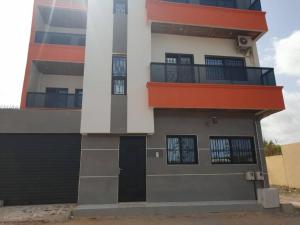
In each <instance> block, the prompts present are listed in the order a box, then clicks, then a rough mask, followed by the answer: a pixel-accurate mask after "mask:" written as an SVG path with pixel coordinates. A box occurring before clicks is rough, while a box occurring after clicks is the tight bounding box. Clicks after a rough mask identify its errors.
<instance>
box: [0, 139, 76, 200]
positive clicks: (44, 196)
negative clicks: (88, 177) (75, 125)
mask: <svg viewBox="0 0 300 225" xmlns="http://www.w3.org/2000/svg"><path fill="white" fill-rule="evenodd" d="M80 146H81V135H80V134H0V200H4V204H5V205H24V204H51V203H75V202H77V192H78V177H79V166H80V148H81V147H80Z"/></svg>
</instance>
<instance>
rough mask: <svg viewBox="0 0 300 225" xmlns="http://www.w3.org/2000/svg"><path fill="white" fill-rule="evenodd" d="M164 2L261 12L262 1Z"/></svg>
mask: <svg viewBox="0 0 300 225" xmlns="http://www.w3.org/2000/svg"><path fill="white" fill-rule="evenodd" d="M164 1H168V2H177V3H187V4H199V5H208V6H217V7H225V8H235V9H248V10H257V11H261V3H260V0H239V1H237V0H164Z"/></svg>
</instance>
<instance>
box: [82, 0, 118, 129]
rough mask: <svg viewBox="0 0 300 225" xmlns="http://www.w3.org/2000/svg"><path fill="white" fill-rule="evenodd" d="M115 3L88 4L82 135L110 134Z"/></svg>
mask: <svg viewBox="0 0 300 225" xmlns="http://www.w3.org/2000/svg"><path fill="white" fill-rule="evenodd" d="M112 12H113V1H112V0H101V1H99V0H89V4H88V22H87V45H86V48H85V70H84V81H83V89H84V93H83V107H82V119H81V133H109V132H110V109H111V67H112V41H113V13H112Z"/></svg>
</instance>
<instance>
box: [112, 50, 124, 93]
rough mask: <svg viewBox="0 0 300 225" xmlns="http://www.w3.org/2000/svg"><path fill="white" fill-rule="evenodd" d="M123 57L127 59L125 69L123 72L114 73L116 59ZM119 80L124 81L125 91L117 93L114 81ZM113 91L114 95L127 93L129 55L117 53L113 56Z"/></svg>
mask: <svg viewBox="0 0 300 225" xmlns="http://www.w3.org/2000/svg"><path fill="white" fill-rule="evenodd" d="M115 58H123V59H125V71H124V73H122V74H116V73H114V59H115ZM117 80H121V81H124V93H116V92H115V88H114V82H115V81H117ZM111 93H112V94H113V95H127V56H126V55H118V54H115V55H113V56H112V81H111Z"/></svg>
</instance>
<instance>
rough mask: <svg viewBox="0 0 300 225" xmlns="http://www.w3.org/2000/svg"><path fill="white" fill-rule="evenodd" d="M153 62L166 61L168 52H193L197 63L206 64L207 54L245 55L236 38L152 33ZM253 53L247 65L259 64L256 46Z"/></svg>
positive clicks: (248, 58)
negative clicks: (238, 48)
mask: <svg viewBox="0 0 300 225" xmlns="http://www.w3.org/2000/svg"><path fill="white" fill-rule="evenodd" d="M151 36H152V49H151V50H152V57H151V60H152V62H162V63H164V62H165V54H166V53H183V54H193V55H194V63H195V64H205V55H216V56H232V57H244V55H242V54H240V53H239V52H238V50H237V48H236V43H235V40H232V39H221V38H204V37H190V36H180V35H169V34H156V33H153V34H152V35H151ZM253 53H254V54H253V55H251V56H250V57H246V64H247V66H259V65H258V56H257V54H256V46H254V50H253Z"/></svg>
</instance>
